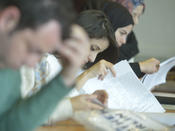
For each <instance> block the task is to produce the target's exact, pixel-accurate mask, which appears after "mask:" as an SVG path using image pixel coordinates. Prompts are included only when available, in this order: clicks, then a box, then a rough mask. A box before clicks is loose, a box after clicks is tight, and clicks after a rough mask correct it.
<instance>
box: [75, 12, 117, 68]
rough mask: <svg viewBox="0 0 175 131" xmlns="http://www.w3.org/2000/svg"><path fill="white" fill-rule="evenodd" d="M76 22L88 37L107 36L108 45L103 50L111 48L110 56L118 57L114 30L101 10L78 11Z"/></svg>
mask: <svg viewBox="0 0 175 131" xmlns="http://www.w3.org/2000/svg"><path fill="white" fill-rule="evenodd" d="M77 23H78V24H79V25H80V26H82V27H83V28H84V29H85V30H86V32H87V33H88V35H89V37H90V38H96V39H99V38H107V40H108V41H109V47H108V48H107V49H106V50H105V51H104V52H106V51H108V50H111V49H112V51H111V52H110V57H115V58H117V57H118V47H117V42H116V39H115V33H114V30H113V28H112V25H111V23H110V21H109V20H108V17H107V16H106V15H105V14H104V13H103V12H102V11H99V10H87V11H83V12H82V13H80V15H79V17H78V20H77ZM95 63H96V62H95ZM93 64H94V63H93ZM91 65H92V63H91V64H90V63H88V64H87V65H86V67H85V68H89V67H90V66H91Z"/></svg>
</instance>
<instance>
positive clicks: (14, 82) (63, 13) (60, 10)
mask: <svg viewBox="0 0 175 131" xmlns="http://www.w3.org/2000/svg"><path fill="white" fill-rule="evenodd" d="M68 10H69V11H71V14H70V13H69V12H68ZM75 18H76V14H75V13H74V10H73V6H72V3H71V1H70V0H59V1H58V0H37V1H36V0H1V1H0V39H1V42H0V83H1V93H0V98H1V99H0V105H1V108H0V130H1V131H12V130H13V131H31V130H34V129H35V128H36V127H38V126H40V125H42V124H43V123H44V122H45V120H46V119H48V117H49V116H50V114H51V113H52V112H53V111H54V109H55V107H56V105H57V103H58V102H59V101H60V100H61V99H62V98H63V97H64V96H65V95H66V94H67V93H68V92H69V91H70V90H71V87H73V85H74V80H75V74H76V72H77V71H78V70H79V68H80V67H81V65H82V63H83V61H85V60H84V59H85V58H86V57H87V54H88V51H87V50H83V48H82V47H86V46H87V48H88V46H89V45H88V37H87V36H86V33H85V32H84V30H83V29H82V28H81V29H80V28H76V34H74V36H73V37H74V38H72V39H71V40H67V41H66V40H65V39H66V38H68V37H69V32H70V30H69V28H70V26H71V25H72V23H73V21H74V20H75ZM63 38H64V40H63ZM54 50H56V51H58V52H59V54H60V57H61V58H62V59H63V60H64V65H63V70H62V72H61V73H60V74H58V75H57V76H56V77H55V78H54V79H53V80H52V81H51V82H49V83H48V84H46V85H44V87H43V88H42V90H41V91H40V92H39V93H37V94H36V95H34V96H32V97H30V98H27V99H22V98H21V93H20V87H21V77H20V72H19V70H18V69H19V68H20V67H21V66H22V65H28V66H31V67H33V66H35V64H36V63H37V62H38V61H39V59H40V57H41V56H42V54H43V53H46V52H52V51H54ZM63 50H64V52H63ZM46 103H49V104H50V105H49V106H48V105H47V104H46Z"/></svg>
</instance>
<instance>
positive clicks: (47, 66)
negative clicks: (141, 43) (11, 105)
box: [22, 10, 118, 123]
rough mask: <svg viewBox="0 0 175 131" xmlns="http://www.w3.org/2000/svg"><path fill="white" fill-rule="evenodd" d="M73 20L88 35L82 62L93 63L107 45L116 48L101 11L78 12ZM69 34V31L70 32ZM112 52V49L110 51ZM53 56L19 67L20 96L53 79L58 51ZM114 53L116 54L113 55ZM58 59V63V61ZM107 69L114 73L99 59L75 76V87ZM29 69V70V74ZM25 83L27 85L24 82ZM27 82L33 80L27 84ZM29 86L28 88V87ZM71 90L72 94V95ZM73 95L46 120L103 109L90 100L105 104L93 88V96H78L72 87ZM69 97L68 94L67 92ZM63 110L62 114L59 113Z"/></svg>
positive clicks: (102, 93) (104, 96) (101, 94)
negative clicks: (26, 67) (87, 44)
mask: <svg viewBox="0 0 175 131" xmlns="http://www.w3.org/2000/svg"><path fill="white" fill-rule="evenodd" d="M77 23H78V24H79V25H81V26H82V27H83V28H84V29H85V30H86V31H87V33H88V35H89V37H90V41H89V45H90V48H86V47H84V48H85V49H86V50H88V51H89V55H88V57H87V59H86V61H84V64H85V63H86V62H88V61H91V62H93V61H94V60H95V58H96V56H97V54H98V53H99V52H103V51H104V50H105V49H107V48H113V49H115V50H117V49H118V48H117V46H116V44H115V36H114V32H113V30H112V26H111V24H110V22H109V20H108V19H107V17H106V16H105V15H104V13H103V12H101V11H96V10H89V11H85V12H82V13H81V14H80V15H79V17H78V20H77ZM72 33H73V32H72ZM114 53H116V51H115V52H114ZM54 55H55V56H56V57H57V58H58V59H56V57H55V56H53V55H49V54H46V55H44V56H43V59H41V62H40V64H39V65H38V66H37V68H36V69H35V70H34V69H31V70H29V69H28V71H27V69H25V68H24V69H23V70H22V76H23V86H22V93H23V97H30V96H31V95H33V94H37V93H38V92H40V89H41V86H42V85H43V84H45V83H47V82H48V81H49V80H51V79H53V78H54V77H55V75H56V74H57V73H59V72H60V71H61V70H62V69H61V68H62V67H63V66H61V65H60V64H59V63H62V62H63V61H62V59H61V58H60V54H59V53H57V52H56V53H54ZM114 55H116V54H114ZM58 61H59V63H58ZM107 69H110V70H111V72H112V73H113V75H114V76H115V71H114V70H113V64H111V63H109V62H107V61H105V60H102V61H100V62H99V64H97V65H94V66H93V67H91V69H89V70H87V71H85V72H86V75H85V72H84V73H82V75H80V76H79V77H78V78H77V83H76V85H77V89H80V88H81V87H82V86H83V85H84V83H85V82H86V81H87V80H88V79H90V78H93V77H99V79H103V78H104V77H105V75H106V74H107ZM32 72H33V73H32ZM28 83H29V84H28ZM31 83H33V84H32V85H31ZM28 86H30V87H28ZM74 93H75V94H74ZM73 95H74V96H75V95H76V97H72V98H65V99H64V100H63V101H62V102H61V104H60V105H58V107H57V108H56V109H55V113H53V115H52V116H51V117H50V119H49V121H51V122H52V123H53V122H56V121H58V120H64V119H67V118H68V117H71V115H72V112H73V111H77V110H87V109H103V108H104V107H101V106H99V105H97V104H94V103H93V101H92V100H93V99H95V98H96V99H99V100H100V101H101V103H103V104H107V94H106V92H105V91H96V92H95V95H94V94H93V95H80V96H77V95H79V93H78V91H76V90H74V91H73ZM71 96H72V94H71ZM62 110H64V111H65V112H64V113H59V112H62Z"/></svg>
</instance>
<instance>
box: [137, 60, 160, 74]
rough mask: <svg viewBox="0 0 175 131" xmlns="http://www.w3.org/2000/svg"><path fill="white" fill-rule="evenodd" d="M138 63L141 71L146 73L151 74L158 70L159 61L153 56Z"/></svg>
mask: <svg viewBox="0 0 175 131" xmlns="http://www.w3.org/2000/svg"><path fill="white" fill-rule="evenodd" d="M139 65H140V69H141V72H143V73H146V74H152V73H155V72H157V71H158V70H159V66H160V61H159V60H157V59H155V58H151V59H148V60H146V61H143V62H139Z"/></svg>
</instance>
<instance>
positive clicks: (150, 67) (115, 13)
mask: <svg viewBox="0 0 175 131" xmlns="http://www.w3.org/2000/svg"><path fill="white" fill-rule="evenodd" d="M83 9H84V10H86V9H98V10H102V11H103V12H104V13H105V14H106V15H107V16H108V17H109V20H110V21H111V23H112V24H113V25H115V23H118V24H120V26H118V27H123V24H124V23H127V22H128V20H129V21H132V20H131V18H133V17H132V15H131V14H130V13H129V11H128V10H127V9H126V8H124V7H123V6H120V5H119V3H116V2H112V1H109V0H96V1H93V0H86V2H85V4H84V8H83ZM119 12H120V13H119ZM126 14H127V15H126ZM127 16H128V17H127ZM124 18H128V20H127V19H125V20H124ZM120 19H122V20H123V21H122V20H120ZM117 21H119V22H117ZM132 25H134V20H133V22H132ZM114 28H115V27H114ZM132 28H133V27H132ZM132 28H131V27H130V29H129V27H128V29H124V33H123V29H121V28H119V29H118V33H117V30H116V32H115V36H116V41H117V43H118V46H119V57H113V58H112V59H111V57H110V52H111V51H110V50H108V51H105V52H102V53H101V54H99V55H98V56H97V59H96V60H95V63H96V62H98V61H99V60H101V59H105V60H107V61H109V62H111V63H113V64H116V63H117V62H119V61H121V60H124V59H127V60H129V59H130V58H129V59H128V58H126V57H121V56H122V55H123V53H122V52H121V46H124V45H129V44H126V43H127V36H128V35H129V34H130V32H131V31H132ZM133 43H135V42H133ZM131 47H134V46H131ZM133 51H134V50H133ZM126 52H128V54H130V53H129V52H132V49H129V50H128V51H127V50H126ZM108 57H110V58H108ZM132 57H133V56H132ZM93 64H94V63H91V64H89V65H90V66H92V65H93ZM159 64H160V61H159V60H157V59H155V58H151V59H148V60H145V61H141V62H135V63H130V66H131V68H132V69H133V71H134V72H135V73H136V75H137V76H138V77H139V78H140V77H142V76H143V75H144V74H145V73H147V74H152V73H155V72H157V71H158V69H159Z"/></svg>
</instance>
